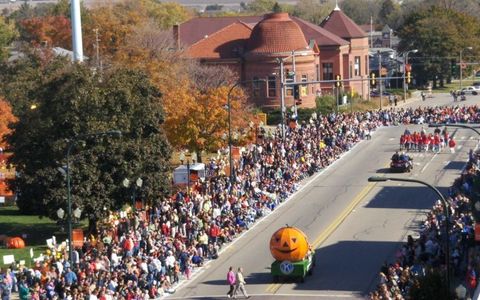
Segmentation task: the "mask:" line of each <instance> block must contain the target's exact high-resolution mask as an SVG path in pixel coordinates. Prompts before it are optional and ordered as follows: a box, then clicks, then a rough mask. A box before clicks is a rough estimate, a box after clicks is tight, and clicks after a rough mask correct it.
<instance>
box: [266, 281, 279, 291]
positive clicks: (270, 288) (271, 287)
mask: <svg viewBox="0 0 480 300" xmlns="http://www.w3.org/2000/svg"><path fill="white" fill-rule="evenodd" d="M281 286H282V284H280V283H271V284H270V285H269V286H268V287H267V290H266V291H267V292H269V293H272V294H275V293H276V292H277V291H278V290H279V289H280V287H281Z"/></svg>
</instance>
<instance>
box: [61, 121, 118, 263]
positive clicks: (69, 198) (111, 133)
mask: <svg viewBox="0 0 480 300" xmlns="http://www.w3.org/2000/svg"><path fill="white" fill-rule="evenodd" d="M121 135H122V132H121V131H120V130H110V131H105V132H96V133H88V134H80V135H77V136H74V137H73V138H72V139H71V140H69V141H68V144H67V166H66V173H67V214H68V215H67V217H68V260H69V262H70V266H71V267H72V268H73V261H72V255H73V247H72V246H73V243H72V236H73V234H72V189H71V184H70V152H71V151H72V149H73V146H75V144H76V143H77V142H78V141H82V140H85V139H86V138H94V139H96V138H98V137H102V136H115V137H120V136H121ZM77 209H78V207H77ZM77 209H76V210H75V211H76V212H77V214H78V211H77ZM57 214H58V211H57ZM80 214H81V211H80ZM79 217H80V216H79Z"/></svg>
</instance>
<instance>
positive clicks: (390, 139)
mask: <svg viewBox="0 0 480 300" xmlns="http://www.w3.org/2000/svg"><path fill="white" fill-rule="evenodd" d="M388 140H389V141H393V140H396V138H389V139H388Z"/></svg>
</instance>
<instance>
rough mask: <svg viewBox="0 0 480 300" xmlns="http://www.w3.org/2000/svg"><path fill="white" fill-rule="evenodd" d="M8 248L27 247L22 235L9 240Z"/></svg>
mask: <svg viewBox="0 0 480 300" xmlns="http://www.w3.org/2000/svg"><path fill="white" fill-rule="evenodd" d="M7 248H8V249H21V248H25V242H24V241H23V239H22V238H21V237H18V236H17V237H13V238H11V239H9V240H8V242H7Z"/></svg>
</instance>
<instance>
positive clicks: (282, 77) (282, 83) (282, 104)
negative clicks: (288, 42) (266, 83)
mask: <svg viewBox="0 0 480 300" xmlns="http://www.w3.org/2000/svg"><path fill="white" fill-rule="evenodd" d="M283 68H284V65H283V59H282V58H281V59H280V108H281V110H282V113H281V115H282V122H281V125H282V139H283V140H285V72H284V70H283Z"/></svg>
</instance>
